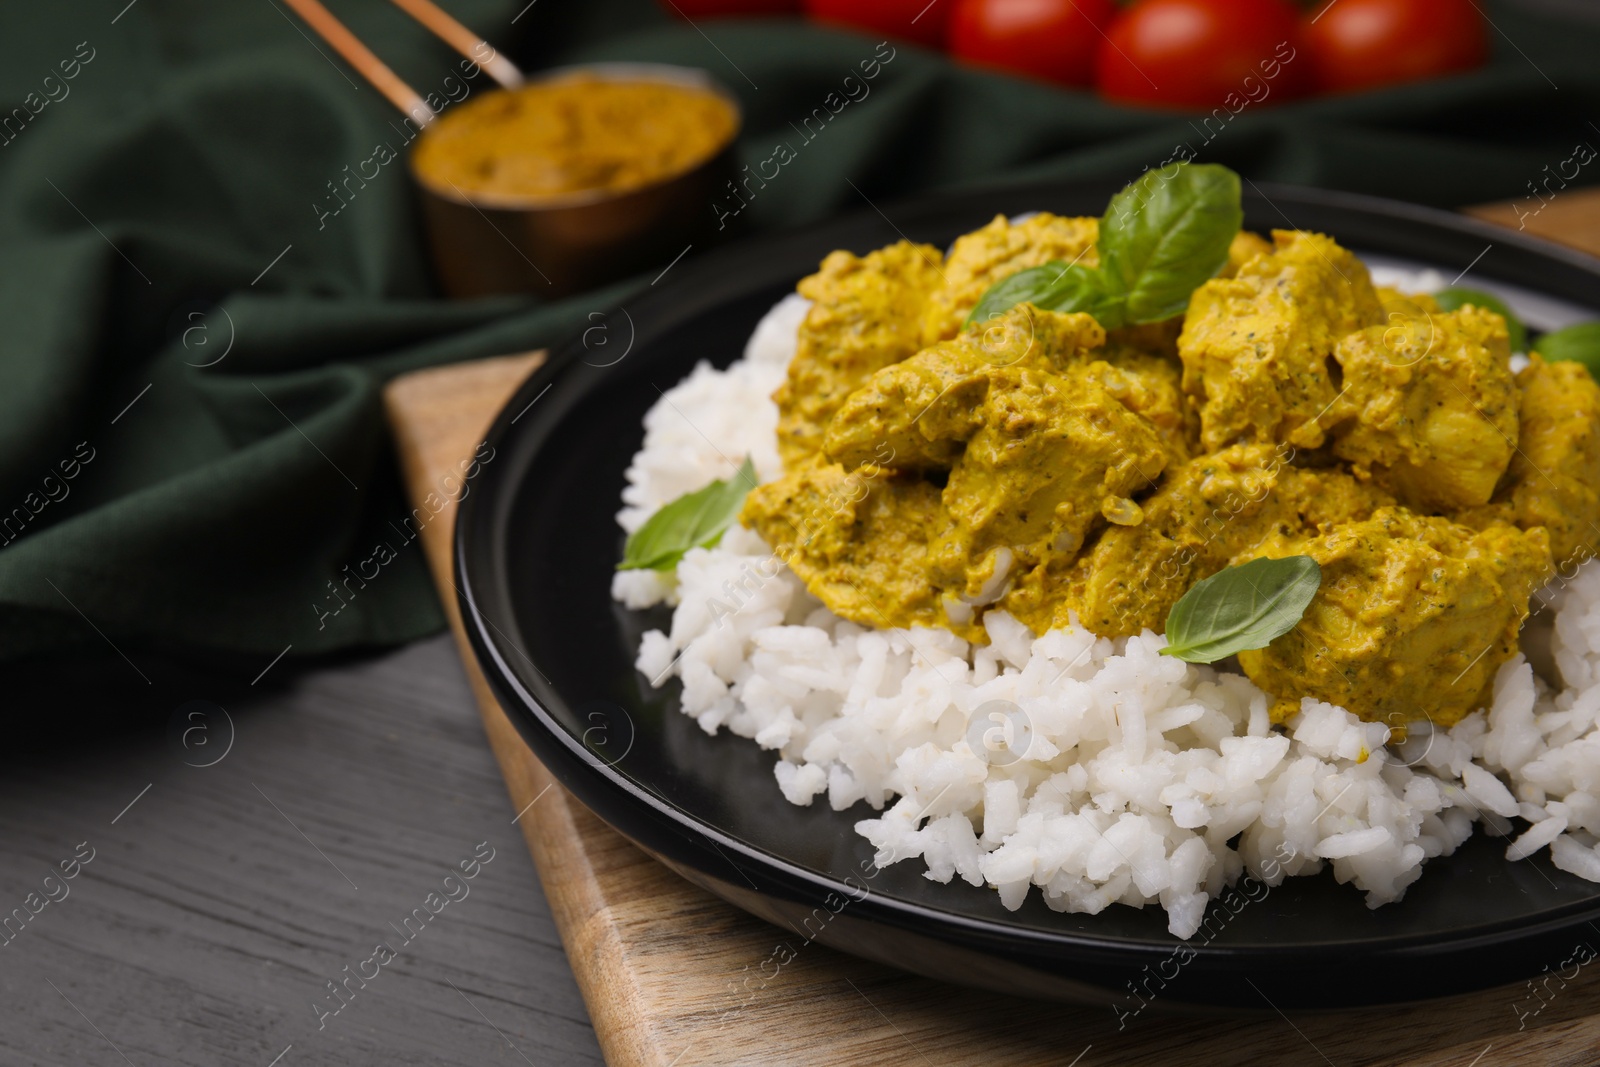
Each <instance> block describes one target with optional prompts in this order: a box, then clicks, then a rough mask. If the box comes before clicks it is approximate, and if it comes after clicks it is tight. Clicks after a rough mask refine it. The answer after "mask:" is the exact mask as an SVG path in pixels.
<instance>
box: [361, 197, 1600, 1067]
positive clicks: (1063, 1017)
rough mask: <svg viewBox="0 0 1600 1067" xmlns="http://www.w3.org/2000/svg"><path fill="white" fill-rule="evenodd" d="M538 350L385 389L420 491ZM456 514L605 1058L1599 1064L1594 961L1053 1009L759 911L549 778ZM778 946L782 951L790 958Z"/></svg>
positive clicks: (1588, 200)
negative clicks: (1314, 993) (948, 980)
mask: <svg viewBox="0 0 1600 1067" xmlns="http://www.w3.org/2000/svg"><path fill="white" fill-rule="evenodd" d="M1536 206H1538V205H1537V202H1532V203H1531V204H1524V205H1522V215H1521V216H1520V217H1521V218H1523V219H1525V220H1526V223H1527V225H1526V228H1527V229H1528V230H1529V231H1531V232H1536V233H1540V234H1542V235H1545V236H1549V237H1552V238H1554V239H1557V240H1563V241H1566V242H1567V243H1569V244H1574V245H1577V246H1578V247H1583V248H1585V249H1586V250H1588V251H1591V252H1594V253H1596V254H1600V191H1593V192H1580V191H1568V192H1563V193H1562V194H1561V195H1560V196H1559V197H1557V198H1556V199H1555V200H1554V201H1552V202H1551V203H1549V204H1548V205H1547V206H1545V207H1544V208H1543V210H1542V211H1540V212H1539V214H1538V215H1536V216H1533V217H1531V218H1529V217H1528V215H1527V213H1528V212H1529V211H1530V210H1531V208H1532V207H1536ZM1473 214H1477V215H1480V216H1481V217H1484V218H1488V219H1490V220H1491V221H1497V222H1507V223H1509V224H1511V225H1512V226H1513V227H1515V225H1516V223H1517V222H1518V220H1519V215H1518V213H1517V212H1516V211H1514V210H1512V209H1511V208H1510V207H1508V206H1506V205H1491V206H1489V207H1485V208H1481V209H1474V210H1473ZM542 355H543V354H542V353H537V352H535V353H527V354H524V355H517V356H505V357H501V358H497V359H487V360H480V361H477V362H474V363H467V364H459V365H456V366H450V367H439V368H434V369H431V370H424V371H418V372H416V373H414V374H409V375H406V376H405V377H402V378H399V379H397V380H395V381H394V382H393V383H392V384H391V385H390V386H389V387H388V389H387V391H386V394H385V400H386V404H387V409H388V413H389V419H390V422H391V424H392V426H393V429H394V434H395V438H396V440H397V443H398V446H399V452H400V459H401V464H402V468H403V470H404V473H405V478H406V482H407V485H408V487H409V491H410V493H411V495H412V497H413V499H415V500H419V501H420V500H421V499H422V498H423V497H425V496H427V495H428V494H430V493H438V494H439V495H440V496H444V495H446V494H445V491H444V486H446V485H447V484H451V485H453V484H455V483H454V482H449V483H447V482H446V481H445V479H446V477H447V476H454V475H455V474H456V473H457V471H458V469H459V468H458V463H459V461H461V460H463V459H465V458H466V457H468V456H470V455H472V453H473V452H474V450H475V449H476V448H477V446H478V444H479V442H480V441H481V440H482V438H483V434H484V431H485V430H486V429H487V427H488V425H489V422H490V421H491V419H492V418H493V417H494V415H495V413H496V412H497V411H498V410H499V408H500V407H501V406H502V405H503V404H504V403H505V401H506V400H507V399H508V398H509V397H510V396H511V394H512V392H513V391H514V390H515V389H516V387H517V386H518V385H519V384H520V383H521V382H522V381H523V380H524V379H525V378H526V377H527V375H528V374H530V373H531V372H532V371H533V370H534V368H536V367H537V366H538V365H539V363H540V361H541V359H542ZM454 509H455V505H454V503H451V504H450V506H449V511H448V513H446V514H445V515H442V516H441V517H440V520H439V521H434V522H430V523H428V524H427V526H425V527H424V528H423V530H422V541H423V545H424V549H425V550H426V552H427V556H428V561H429V565H430V566H431V568H432V570H433V574H434V578H435V581H436V582H437V583H438V587H439V593H440V599H441V600H442V601H443V602H444V605H445V610H446V611H447V613H448V614H449V616H450V623H451V627H452V629H453V630H454V631H455V635H456V639H457V641H458V643H459V644H460V648H461V655H462V659H463V661H464V662H465V664H466V670H467V675H468V677H469V679H470V680H471V683H472V687H473V691H474V692H475V693H476V695H477V700H478V709H479V711H480V712H481V714H482V717H483V724H484V729H485V731H486V732H487V734H488V738H489V744H490V745H491V746H492V747H493V749H494V751H495V755H496V756H497V757H498V759H499V761H500V768H501V771H502V772H503V773H504V775H505V779H506V786H507V788H508V790H509V791H510V794H511V803H512V811H513V813H516V812H520V813H522V814H521V816H520V819H519V823H520V825H521V827H522V831H523V836H524V837H525V838H526V839H527V842H528V848H529V849H530V850H531V851H532V853H533V859H534V863H535V865H536V866H537V867H538V870H539V875H540V878H541V879H542V881H543V883H544V891H545V895H546V897H547V898H548V899H549V902H550V909H551V912H552V913H553V914H554V916H555V921H556V924H557V926H558V928H559V929H560V931H561V937H562V941H563V943H564V944H565V946H566V950H567V956H568V958H569V959H570V960H571V962H572V969H573V972H574V974H576V976H577V980H578V986H579V988H580V989H581V990H582V992H583V997H584V1000H585V1002H586V1003H587V1004H588V1007H589V1014H590V1016H591V1018H592V1019H593V1020H594V1028H595V1033H596V1034H597V1035H598V1037H599V1040H600V1047H601V1049H602V1050H603V1052H604V1053H605V1057H606V1060H607V1062H608V1063H610V1064H612V1065H613V1067H690V1065H705V1064H718V1065H723V1064H727V1065H731V1064H772V1065H779V1064H805V1065H857V1064H874V1065H882V1067H913V1065H919V1064H922V1065H934V1064H937V1065H940V1067H943V1065H946V1064H951V1065H968V1064H970V1065H973V1067H980V1065H981V1067H1023V1065H1029V1067H1031V1065H1039V1067H1043V1065H1059V1067H1098V1065H1106V1064H1157V1063H1181V1064H1194V1065H1202V1067H1209V1065H1213V1064H1214V1065H1217V1067H1224V1065H1225V1067H1234V1065H1237V1064H1246V1063H1248V1064H1285V1065H1287V1064H1308V1063H1321V1062H1327V1063H1328V1064H1330V1065H1335V1067H1347V1065H1349V1067H1355V1065H1371V1067H1378V1065H1383V1067H1400V1065H1402V1064H1403V1065H1407V1067H1422V1065H1425V1064H1426V1065H1438V1067H1446V1065H1454V1067H1480V1065H1481V1067H1491V1065H1494V1067H1503V1065H1508V1064H1512V1065H1518V1067H1520V1065H1534V1064H1541V1065H1543V1064H1570V1065H1573V1067H1579V1065H1589V1064H1593V1063H1596V1062H1600V966H1590V967H1584V968H1581V969H1578V968H1575V967H1573V966H1564V962H1565V960H1566V958H1567V957H1568V956H1571V955H1572V954H1571V953H1568V954H1565V955H1564V956H1563V957H1562V958H1557V959H1552V960H1551V961H1550V965H1549V972H1548V973H1547V974H1545V975H1544V976H1543V977H1542V980H1541V981H1540V982H1538V983H1527V984H1525V985H1522V986H1513V987H1508V988H1502V989H1497V990H1492V991H1490V992H1486V993H1480V994H1475V995H1473V996H1470V997H1463V998H1459V999H1456V1000H1451V1001H1444V1002H1435V1003H1432V1004H1428V1005H1424V1006H1420V1007H1404V1008H1387V1009H1381V1010H1372V1011H1364V1012H1346V1013H1338V1014H1320V1015H1319V1014H1311V1013H1304V1014H1302V1013H1295V1014H1294V1015H1292V1016H1285V1015H1283V1014H1282V1013H1280V1012H1278V1011H1277V1010H1276V1009H1274V1008H1273V1007H1272V1006H1271V1004H1270V1002H1269V1001H1268V1000H1267V997H1269V996H1270V995H1271V990H1270V989H1266V990H1263V991H1262V993H1263V994H1264V995H1263V997H1262V1005H1261V1015H1260V1016H1259V1017H1257V1018H1253V1019H1221V1020H1214V1019H1208V1018H1204V1019H1203V1018H1196V1017H1184V1016H1167V1015H1162V1014H1160V1013H1159V1011H1158V1007H1152V1008H1150V1009H1148V1010H1146V1011H1143V1012H1141V1013H1139V1014H1138V1015H1134V1016H1124V1017H1121V1018H1119V1017H1118V1015H1117V1014H1116V1013H1115V1012H1114V1011H1113V1010H1112V1008H1111V1007H1110V1006H1109V1005H1103V1006H1098V1007H1064V1006H1061V1005H1055V1004H1042V1003H1035V1002H1030V1001H1023V1000H1018V999H1014V998H1007V997H1001V996H997V995H994V994H989V993H981V992H975V991H973V990H970V989H964V988H962V987H960V986H957V985H953V984H944V983H940V982H936V981H931V980H929V979H925V978H918V977H913V976H910V975H906V974H902V973H900V972H897V971H893V970H889V969H886V968H883V967H880V966H877V965H874V964H870V963H866V962H863V961H861V960H858V959H855V958H853V957H850V956H845V955H842V954H840V953H836V952H833V951H831V950H829V949H827V948H824V947H823V946H821V945H817V944H810V943H808V942H807V940H806V938H805V936H804V934H803V933H801V932H797V931H794V930H790V929H783V928H779V927H776V926H770V925H768V924H767V923H765V922H762V921H760V920H757V919H754V918H752V917H750V916H748V915H746V914H745V913H743V912H741V911H739V910H737V909H735V908H733V907H732V906H731V905H728V904H725V903H723V902H722V901H721V900H719V899H717V898H716V897H713V896H711V895H710V894H708V893H706V892H705V891H703V890H701V889H698V888H696V887H695V886H692V885H690V884H689V883H688V882H686V881H684V880H683V879H681V878H679V877H678V876H677V875H675V874H673V873H672V872H670V871H668V870H667V869H666V868H665V867H663V866H661V865H660V864H658V863H656V862H655V861H654V860H652V859H650V858H649V857H647V856H646V855H645V854H644V853H642V852H640V851H639V850H638V849H636V848H635V847H633V846H632V845H631V844H629V843H628V842H627V841H625V840H624V839H623V838H622V837H621V836H620V835H618V834H617V833H615V832H614V831H612V830H611V829H610V828H609V827H607V826H606V825H605V824H604V823H602V822H601V821H600V820H599V819H598V818H596V817H595V816H594V815H593V814H592V813H591V812H590V811H589V810H588V809H587V808H585V807H584V806H583V805H582V804H580V803H578V801H577V800H575V799H574V798H573V797H572V796H571V794H569V793H568V792H567V791H566V790H565V789H563V788H562V787H561V786H559V785H557V784H556V783H555V781H554V779H553V778H552V777H551V776H550V774H549V773H548V772H547V771H546V770H545V769H544V767H543V766H541V765H540V763H539V762H538V761H537V760H536V759H535V758H534V757H533V755H532V753H531V752H530V751H529V750H528V748H527V746H526V745H525V744H523V742H522V739H521V738H520V737H519V736H518V735H517V732H516V729H515V728H514V727H513V726H512V725H511V723H510V721H509V720H508V719H507V718H506V716H505V713H504V712H503V711H502V710H501V709H500V707H499V705H498V704H496V703H495V700H494V697H493V696H492V695H491V694H490V692H489V688H488V685H487V683H486V682H485V681H484V679H483V675H482V674H481V673H480V671H479V670H478V667H477V664H476V663H475V662H474V660H473V657H472V654H471V651H470V650H469V648H468V646H467V642H466V636H465V634H464V632H463V630H462V627H461V619H460V616H459V614H458V609H457V606H456V605H457V600H456V588H455V584H454V579H453V576H452V573H451V567H450V547H451V546H450V539H451V536H452V531H453V530H454V525H455V524H454ZM1589 945H1590V946H1591V947H1590V948H1589V949H1588V951H1587V952H1585V953H1582V954H1581V955H1587V956H1593V955H1595V954H1596V952H1600V928H1597V929H1596V931H1595V933H1594V935H1593V937H1592V938H1591V939H1589ZM1574 949H1575V950H1577V949H1578V946H1577V945H1575V946H1574ZM1581 955H1580V957H1579V958H1581ZM775 959H785V960H788V961H789V962H787V963H786V964H785V965H784V966H782V967H781V968H780V967H777V966H776V965H775V964H774V963H773V962H771V961H773V960H775ZM1574 972H1576V973H1574ZM537 995H538V991H537V990H529V991H528V996H530V997H536V996H537ZM1158 1003H1159V1002H1158ZM1124 1007H1126V1005H1124Z"/></svg>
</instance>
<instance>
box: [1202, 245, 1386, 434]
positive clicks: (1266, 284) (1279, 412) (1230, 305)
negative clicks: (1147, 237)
mask: <svg viewBox="0 0 1600 1067" xmlns="http://www.w3.org/2000/svg"><path fill="white" fill-rule="evenodd" d="M1272 236H1273V241H1274V250H1273V252H1272V253H1271V254H1270V255H1264V256H1256V257H1255V258H1253V259H1251V260H1249V261H1248V262H1246V263H1245V264H1244V265H1243V266H1242V267H1240V268H1239V271H1238V274H1237V275H1236V276H1235V277H1233V278H1217V279H1213V280H1211V281H1209V282H1207V283H1206V284H1204V285H1202V286H1201V287H1200V288H1199V289H1196V290H1195V292H1194V295H1193V296H1192V297H1191V298H1190V300H1189V310H1188V313H1187V315H1186V317H1185V320H1184V327H1183V333H1182V335H1181V336H1180V337H1179V338H1178V354H1179V356H1180V357H1181V358H1182V359H1183V386H1184V390H1185V392H1187V393H1188V394H1189V395H1190V396H1191V397H1192V398H1193V402H1194V403H1195V404H1196V405H1198V406H1199V409H1200V434H1201V443H1202V446H1203V448H1204V450H1205V451H1206V452H1215V451H1218V450H1220V449H1223V448H1226V447H1227V446H1229V445H1231V444H1236V443H1240V442H1264V443H1268V444H1272V443H1277V442H1285V443H1288V444H1292V445H1295V446H1297V447H1308V448H1315V447H1317V446H1319V445H1320V444H1321V443H1322V430H1321V427H1320V426H1319V425H1318V424H1317V421H1316V420H1317V416H1319V415H1320V414H1322V412H1323V410H1324V409H1325V408H1326V407H1327V406H1328V404H1329V403H1331V402H1332V401H1333V398H1334V396H1335V395H1336V394H1337V392H1338V390H1337V389H1336V388H1335V387H1334V385H1333V382H1332V380H1331V378H1330V375H1329V371H1328V358H1329V357H1330V356H1331V355H1332V354H1333V348H1334V345H1335V343H1337V341H1338V340H1339V338H1341V337H1343V336H1344V335H1345V334H1347V333H1350V332H1351V331H1353V330H1359V329H1362V328H1364V327H1367V326H1372V325H1375V324H1378V323H1381V322H1382V321H1383V307H1382V305H1381V304H1380V303H1379V302H1378V296H1377V294H1376V293H1375V292H1374V291H1373V288H1372V280H1371V278H1370V277H1369V276H1368V274H1367V268H1366V267H1365V266H1364V265H1362V263H1361V261H1360V260H1358V259H1357V258H1356V257H1355V256H1353V255H1351V254H1350V253H1349V252H1347V251H1345V250H1344V249H1343V248H1341V247H1339V246H1338V245H1337V244H1335V243H1334V242H1333V241H1332V240H1331V239H1329V238H1327V237H1324V236H1323V235H1321V234H1316V233H1305V232H1301V231H1294V232H1288V231H1283V230H1277V231H1274V233H1273V235H1272Z"/></svg>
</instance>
